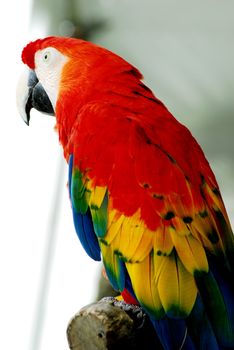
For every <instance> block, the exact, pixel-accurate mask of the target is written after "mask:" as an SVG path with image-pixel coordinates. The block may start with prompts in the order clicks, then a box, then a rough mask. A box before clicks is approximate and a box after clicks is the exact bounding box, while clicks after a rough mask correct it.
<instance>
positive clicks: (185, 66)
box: [0, 0, 234, 350]
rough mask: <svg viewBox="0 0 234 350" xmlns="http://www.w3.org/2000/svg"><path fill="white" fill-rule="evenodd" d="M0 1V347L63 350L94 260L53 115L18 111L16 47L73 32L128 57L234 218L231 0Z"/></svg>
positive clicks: (94, 277)
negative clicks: (212, 177)
mask: <svg viewBox="0 0 234 350" xmlns="http://www.w3.org/2000/svg"><path fill="white" fill-rule="evenodd" d="M0 6H1V11H0V16H1V20H0V26H1V55H0V74H1V75H0V76H1V84H0V91H1V94H0V96H1V128H0V142H1V148H0V150H1V173H0V174H1V181H0V195H1V197H0V206H1V220H0V225H1V231H0V237H1V243H0V260H1V261H0V282H1V284H0V329H1V337H0V348H1V349H5V350H7V349H15V348H17V349H26V350H47V349H58V350H60V349H63V350H64V349H67V348H68V346H67V341H66V327H67V323H68V321H69V319H70V318H71V317H72V316H73V315H74V314H75V313H76V312H77V311H78V310H79V309H80V308H81V307H82V306H84V305H86V304H88V303H89V302H91V301H92V300H94V299H95V297H96V295H97V288H96V284H97V281H98V278H99V277H98V276H99V275H100V268H101V267H100V266H99V264H97V263H95V262H93V261H92V260H91V259H90V258H88V257H87V256H86V254H85V252H84V251H83V250H82V248H81V246H80V243H79V241H78V239H77V237H76V234H75V231H74V229H73V222H72V216H71V212H70V204H69V200H68V194H67V188H66V183H67V168H66V164H65V162H64V161H63V159H62V152H61V148H60V146H59V145H58V140H57V135H56V133H55V132H54V124H55V121H54V119H53V118H52V117H46V116H42V115H40V114H38V113H37V112H35V111H34V112H33V115H32V122H31V125H30V127H29V128H28V127H27V126H26V125H25V124H24V123H23V122H22V120H21V119H20V117H19V113H18V112H17V110H16V104H15V89H16V84H17V80H18V77H19V75H20V72H21V70H22V68H23V67H22V63H21V59H20V55H21V50H22V48H23V47H24V46H25V45H26V43H27V42H29V41H30V40H33V39H36V38H38V37H44V36H47V35H66V36H79V37H82V38H86V39H88V40H90V41H93V42H96V43H98V44H100V45H102V46H105V47H106V48H108V49H110V50H113V51H115V52H116V53H118V54H119V55H121V56H123V57H124V58H125V59H127V60H128V61H130V62H131V63H132V64H133V65H135V66H137V67H138V68H139V69H140V70H141V71H142V72H143V74H144V77H145V82H146V84H147V85H148V86H149V87H150V88H151V89H152V90H153V91H154V92H155V94H156V95H157V96H158V97H159V98H160V99H162V100H163V101H164V103H165V104H166V105H167V107H168V108H169V109H170V110H171V112H172V113H173V114H174V115H175V116H176V118H177V119H179V120H180V121H181V122H182V123H183V124H185V125H186V126H188V127H189V129H190V130H191V131H192V133H193V135H194V136H195V137H196V138H197V140H198V142H199V143H200V144H201V146H202V148H203V149H204V151H205V153H206V155H207V158H208V159H209V162H210V164H211V166H212V168H213V170H214V172H215V174H216V177H217V179H218V182H219V184H220V188H221V191H222V194H223V197H224V201H225V203H226V206H227V210H228V213H229V216H230V219H231V222H232V223H233V222H234V205H233V199H234V190H233V184H234V178H233V174H234V138H233V130H234V96H233V95H234V45H233V35H234V15H233V13H234V4H233V1H232V0H226V1H225V2H224V1H223V2H220V1H215V0H212V1H211V0H207V1H206V2H204V1H202V0H197V1H196V2H195V1H188V0H178V1H176V2H175V1H173V0H144V1H142V0H40V1H39V0H32V1H30V0H21V1H18V2H15V3H14V4H13V3H11V2H3V3H2V4H1V5H0ZM192 161H193V160H192V159H191V162H192Z"/></svg>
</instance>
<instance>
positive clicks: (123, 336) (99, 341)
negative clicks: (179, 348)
mask: <svg viewBox="0 0 234 350" xmlns="http://www.w3.org/2000/svg"><path fill="white" fill-rule="evenodd" d="M67 338H68V343H69V347H70V349H72V350H106V349H108V350H109V349H110V350H117V349H121V350H123V349H128V350H130V349H136V350H140V349H145V350H151V349H152V350H156V349H162V347H161V346H160V344H159V341H158V339H157V338H156V336H155V332H154V330H153V327H152V325H151V323H150V321H149V319H148V317H147V315H146V314H145V313H144V311H143V310H142V309H141V308H140V307H139V306H135V305H128V304H125V303H124V302H123V301H117V300H116V299H115V298H113V297H108V298H103V299H102V300H100V301H99V302H96V303H93V304H90V305H87V306H85V307H84V308H82V309H81V310H80V311H79V312H78V313H77V314H76V315H75V316H74V317H73V318H72V320H71V321H70V323H69V325H68V328H67Z"/></svg>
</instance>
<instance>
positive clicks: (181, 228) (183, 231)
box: [171, 216, 190, 236]
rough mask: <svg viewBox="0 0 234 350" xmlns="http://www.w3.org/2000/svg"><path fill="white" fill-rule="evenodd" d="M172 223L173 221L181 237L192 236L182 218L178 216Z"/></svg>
mask: <svg viewBox="0 0 234 350" xmlns="http://www.w3.org/2000/svg"><path fill="white" fill-rule="evenodd" d="M171 221H172V224H173V226H174V227H175V229H176V232H177V233H178V234H179V235H181V236H185V235H189V234H190V231H189V228H188V225H186V224H185V223H184V221H183V220H182V219H181V218H179V217H178V216H177V217H175V218H173V219H172V220H171Z"/></svg>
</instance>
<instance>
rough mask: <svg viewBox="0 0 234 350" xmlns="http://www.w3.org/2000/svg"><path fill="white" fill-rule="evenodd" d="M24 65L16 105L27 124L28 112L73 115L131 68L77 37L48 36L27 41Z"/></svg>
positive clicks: (103, 50)
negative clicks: (108, 83) (24, 69)
mask: <svg viewBox="0 0 234 350" xmlns="http://www.w3.org/2000/svg"><path fill="white" fill-rule="evenodd" d="M22 61H23V62H24V63H25V64H26V65H27V69H26V72H25V74H23V76H22V78H21V79H20V81H19V84H18V89H17V105H18V109H19V112H20V114H21V116H22V118H23V120H24V121H25V122H26V123H27V124H29V120H30V111H31V109H32V108H35V109H37V110H39V111H41V112H44V113H47V114H51V115H56V116H58V110H59V112H61V111H62V113H63V118H64V115H65V116H66V115H69V118H70V119H71V118H75V117H73V116H75V115H77V113H78V110H79V108H80V107H81V106H82V105H83V104H84V103H87V102H89V100H90V99H91V98H92V99H95V98H98V97H97V96H99V95H100V91H105V84H106V82H107V81H110V80H111V79H112V77H114V76H117V75H119V74H120V73H121V72H125V71H129V70H131V69H133V67H132V66H131V65H130V64H128V63H127V62H126V61H124V60H123V59H122V58H120V57H119V56H117V55H115V54H113V53H112V52H110V51H108V50H106V49H104V48H101V47H99V46H97V45H95V44H92V43H90V42H86V41H83V40H80V39H73V38H63V37H47V38H45V39H38V40H36V41H34V42H30V43H29V44H28V45H27V46H26V47H25V48H24V49H23V52H22Z"/></svg>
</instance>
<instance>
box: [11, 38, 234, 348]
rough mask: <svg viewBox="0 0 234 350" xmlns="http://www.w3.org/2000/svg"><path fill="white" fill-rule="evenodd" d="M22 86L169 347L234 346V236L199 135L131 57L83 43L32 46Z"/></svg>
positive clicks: (79, 212) (89, 221)
mask: <svg viewBox="0 0 234 350" xmlns="http://www.w3.org/2000/svg"><path fill="white" fill-rule="evenodd" d="M22 61H23V63H24V64H25V69H26V72H25V74H24V76H23V78H22V79H21V80H20V83H19V85H18V90H17V105H18V109H19V113H20V115H21V116H22V118H23V120H24V121H25V123H26V124H28V125H29V122H30V111H31V109H32V108H35V109H37V110H38V111H40V112H42V113H46V114H50V115H52V116H54V117H55V121H56V131H57V133H58V138H59V142H60V144H61V145H62V148H63V153H64V157H65V159H66V161H67V163H68V169H69V170H68V190H69V198H70V202H71V208H72V215H73V220H74V226H75V231H76V232H77V235H78V237H79V240H80V242H81V244H82V246H83V247H84V249H85V251H86V252H87V254H88V255H89V256H90V257H91V258H92V259H94V260H96V261H100V260H101V259H102V261H103V264H104V267H105V271H106V275H107V277H108V279H109V281H110V283H111V284H112V286H113V288H114V289H116V290H117V291H119V292H120V293H121V294H122V296H123V298H124V300H125V301H126V302H129V301H130V302H132V303H134V302H135V303H136V304H138V305H140V306H141V307H142V308H143V309H144V310H145V312H146V313H147V315H148V316H149V318H150V320H151V322H152V325H153V327H154V330H155V335H156V336H157V338H158V341H159V344H160V346H161V348H162V349H165V350H177V349H178V350H179V349H184V350H187V349H189V350H190V349H212V350H216V349H217V350H218V349H234V287H233V285H234V283H233V278H234V273H233V272H234V236H233V233H232V228H231V225H230V221H229V218H228V215H227V211H226V209H225V205H224V202H223V200H222V196H221V193H220V190H219V186H218V184H217V181H216V178H215V175H214V173H213V171H212V170H211V167H210V165H209V163H208V161H207V159H206V157H205V155H204V153H203V151H202V149H201V147H200V146H199V144H198V143H197V141H196V140H195V138H194V137H193V136H192V134H191V132H190V131H189V130H188V128H187V127H186V126H184V125H183V124H182V123H180V122H179V121H178V120H177V119H176V118H175V117H174V116H173V115H172V114H171V113H170V111H169V110H168V109H167V107H166V106H165V105H164V103H163V102H161V101H160V100H159V99H158V98H157V97H156V96H155V94H154V93H153V92H152V91H151V89H150V88H148V87H147V86H146V85H145V84H144V82H143V76H142V74H141V72H140V71H139V70H138V69H137V68H135V67H134V66H133V65H132V64H130V63H128V62H127V61H126V60H125V59H123V58H122V57H120V56H119V55H117V54H115V53H113V52H111V51H109V50H107V49H106V48H103V47H100V46H98V45H96V44H94V43H91V42H88V41H84V40H81V39H75V38H65V37H54V36H50V37H46V38H42V39H37V40H35V41H32V42H29V43H28V44H27V45H26V46H25V47H24V48H23V51H22Z"/></svg>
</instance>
